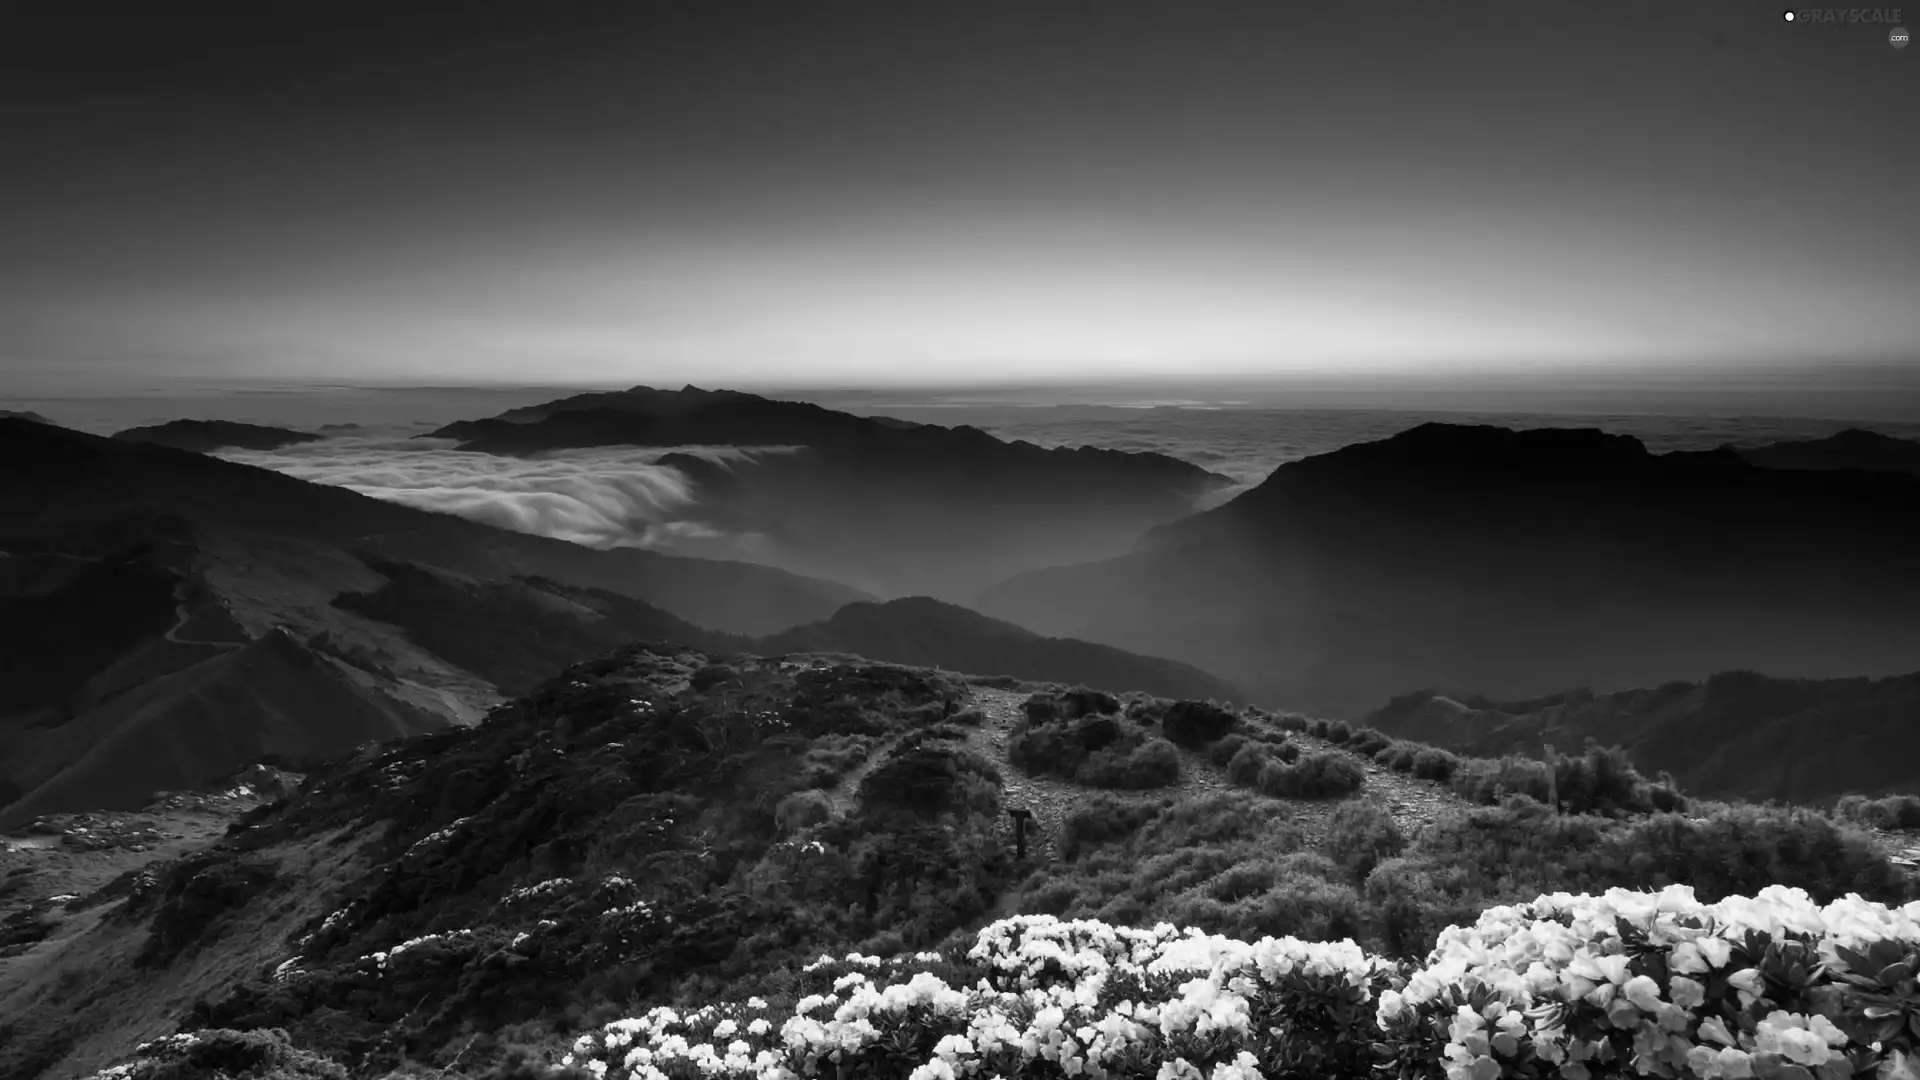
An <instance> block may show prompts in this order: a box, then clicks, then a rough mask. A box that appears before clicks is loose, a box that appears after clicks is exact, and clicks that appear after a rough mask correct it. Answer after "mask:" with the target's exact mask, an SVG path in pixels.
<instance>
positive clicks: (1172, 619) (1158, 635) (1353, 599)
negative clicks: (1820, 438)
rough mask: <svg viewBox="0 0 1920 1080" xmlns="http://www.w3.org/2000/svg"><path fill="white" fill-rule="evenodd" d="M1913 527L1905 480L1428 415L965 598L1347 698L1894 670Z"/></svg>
mask: <svg viewBox="0 0 1920 1080" xmlns="http://www.w3.org/2000/svg"><path fill="white" fill-rule="evenodd" d="M1915 550H1920V479H1916V478H1913V477H1909V476H1903V475H1898V474H1894V473H1867V472H1861V471H1817V472H1816V471H1786V470H1776V469H1766V468H1761V467H1759V466H1756V465H1753V464H1751V463H1749V462H1747V461H1745V460H1744V459H1742V458H1741V457H1740V456H1739V455H1738V454H1736V453H1734V452H1733V451H1730V450H1725V451H1719V452H1713V453H1673V454H1665V455H1655V454H1651V453H1648V452H1647V451H1646V449H1645V448H1644V447H1642V446H1641V445H1640V443H1639V442H1637V441H1636V440H1633V439H1631V438H1626V437H1623V436H1614V435H1607V434H1603V433H1601V432H1599V431H1590V430H1539V431H1522V432H1514V431H1508V430H1505V429H1501V428H1493V427H1477V428H1476V427H1458V426H1451V425H1443V424H1427V425H1423V426H1421V427H1418V428H1415V429H1413V430H1410V431H1407V432H1405V433H1403V434H1401V435H1398V436H1395V437H1393V438H1391V439H1386V440H1383V441H1380V442H1374V443H1366V444H1360V445H1356V446H1351V447H1347V448H1345V449H1342V450H1339V451H1336V452H1333V453H1329V454H1324V455H1321V456H1318V457H1314V458H1308V459H1306V460H1303V461H1298V462H1292V463H1289V464H1287V465H1283V466H1281V467H1280V468H1278V469H1276V470H1274V472H1273V474H1272V475H1271V476H1270V477H1269V478H1268V479H1267V480H1266V481H1265V482H1264V483H1262V484H1261V485H1260V486H1259V487H1257V488H1255V489H1254V490H1252V491H1249V492H1247V493H1245V494H1243V495H1241V496H1239V497H1238V498H1235V499H1233V500H1232V501H1230V502H1228V503H1226V504H1225V505H1223V506H1221V507H1219V508H1216V509H1214V510H1210V511H1207V512H1205V513H1201V514H1196V515H1193V516H1192V517H1189V518H1186V519H1183V520H1181V521H1179V522H1176V523H1174V524H1172V525H1168V526H1165V527H1162V528H1159V529H1156V530H1154V531H1152V532H1151V533H1149V534H1148V535H1147V536H1146V537H1145V538H1144V539H1143V540H1142V542H1141V543H1140V545H1139V546H1138V548H1137V549H1136V550H1135V551H1134V552H1132V553H1130V554H1128V555H1125V556H1122V557H1120V558H1117V559H1111V560H1107V561H1105V562H1099V563H1088V564H1082V565H1077V566H1069V567H1060V568H1056V569H1050V570H1042V571H1036V572H1033V573H1030V574H1025V575H1021V576H1019V577H1016V578H1013V579H1011V580H1009V581H1008V582H1006V583H1004V584H1002V585H1000V586H998V587H996V588H994V589H992V590H989V591H988V592H987V593H985V594H984V595H983V596H982V597H981V598H980V601H979V604H978V607H979V608H980V610H982V611H983V612H985V613H987V614H989V615H992V616H994V617H997V618H1004V619H1009V620H1011V621H1014V622H1018V623H1020V624H1021V625H1023V626H1026V627H1029V628H1031V629H1034V630H1037V631H1041V632H1043V633H1052V634H1067V635H1072V636H1075V637H1082V638H1085V639H1087V640H1091V641H1098V642H1101V643H1103V644H1109V645H1114V646H1117V647H1120V648H1126V649H1132V650H1136V651H1140V652H1146V653H1150V654H1153V655H1159V656H1168V657H1172V658H1174V659H1179V660H1184V661H1186V662H1188V663H1193V664H1196V665H1199V666H1202V667H1205V668H1208V669H1209V670H1214V671H1218V672H1220V673H1221V674H1222V675H1223V676H1225V677H1227V678H1230V679H1233V680H1234V681H1235V682H1236V683H1237V684H1239V685H1242V686H1244V687H1246V689H1247V690H1248V692H1249V693H1250V694H1252V695H1253V696H1254V697H1255V699H1256V700H1261V701H1267V702H1271V703H1274V704H1284V705H1290V706H1300V707H1306V708H1311V709H1314V710H1316V711H1323V712H1329V713H1333V714H1335V715H1343V716H1349V717H1357V716H1359V715H1360V714H1362V713H1363V712H1364V711H1365V710H1367V709H1369V708H1372V707H1375V706H1376V705H1377V704H1378V703H1379V701H1380V700H1382V697H1383V695H1384V696H1391V695H1393V694H1396V693H1402V692H1410V691H1413V690H1416V689H1419V688H1421V687H1429V686H1472V687H1476V688H1478V689H1479V690H1480V691H1481V692H1483V693H1487V694H1490V695H1494V696H1500V697H1513V698H1518V697H1529V696H1537V695H1540V694H1546V693H1551V692H1554V691H1556V690H1560V689H1563V688H1565V687H1567V686H1592V687H1594V688H1596V689H1600V690H1611V689H1619V688H1624V687H1631V686H1635V685H1641V686H1644V685H1655V684H1658V683H1662V682H1666V681H1670V680H1673V679H1681V678H1692V679H1698V678H1702V677H1704V676H1705V675H1707V674H1709V673H1711V672H1713V671H1719V670H1725V669H1728V668H1749V669H1756V670H1763V671H1767V672H1770V673H1773V674H1777V675H1782V676H1808V677H1813V676H1842V675H1845V676H1851V675H1858V674H1863V673H1864V674H1891V673H1894V672H1900V671H1906V670H1911V667H1912V658H1913V657H1914V656H1915V655H1920V617H1917V616H1916V614H1915V613H1916V612H1917V611H1920V561H1916V560H1915V559H1914V558H1912V554H1911V553H1912V552H1913V551H1915Z"/></svg>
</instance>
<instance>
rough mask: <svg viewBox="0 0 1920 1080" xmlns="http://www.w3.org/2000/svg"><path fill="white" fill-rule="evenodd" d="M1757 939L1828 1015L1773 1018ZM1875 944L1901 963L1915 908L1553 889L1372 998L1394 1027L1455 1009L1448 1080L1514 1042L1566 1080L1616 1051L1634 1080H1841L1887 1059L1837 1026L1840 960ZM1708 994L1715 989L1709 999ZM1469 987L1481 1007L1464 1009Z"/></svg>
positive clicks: (1438, 949) (1495, 1071) (1784, 897)
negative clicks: (1803, 1075)
mask: <svg viewBox="0 0 1920 1080" xmlns="http://www.w3.org/2000/svg"><path fill="white" fill-rule="evenodd" d="M1753 934H1757V935H1759V938H1760V939H1764V940H1765V941H1766V942H1768V943H1769V947H1770V948H1771V947H1772V946H1778V947H1779V948H1781V949H1799V950H1801V951H1800V952H1799V953H1796V954H1794V955H1803V956H1804V959H1802V960H1800V961H1797V963H1798V967H1797V968H1793V967H1792V965H1789V967H1790V968H1791V969H1792V971H1793V974H1791V975H1790V977H1789V978H1790V982H1794V983H1797V984H1798V989H1797V990H1795V991H1794V993H1795V994H1796V996H1797V995H1799V994H1803V993H1804V994H1807V995H1809V997H1810V998H1811V997H1814V996H1818V997H1819V998H1820V1000H1823V1001H1825V1002H1827V1003H1828V1004H1827V1008H1826V1009H1824V1010H1822V1011H1811V1012H1809V1011H1791V1010H1788V1009H1784V1008H1779V1007H1776V1006H1778V1005H1779V1004H1781V1002H1779V1001H1775V1000H1773V999H1772V998H1770V994H1773V993H1776V991H1775V989H1774V988H1773V987H1772V986H1771V985H1770V984H1769V981H1768V978H1767V977H1766V976H1765V975H1764V974H1763V972H1762V971H1761V970H1760V969H1759V968H1757V967H1755V966H1754V964H1755V963H1758V962H1760V961H1761V960H1762V959H1763V958H1762V957H1756V956H1752V955H1749V954H1748V952H1747V949H1746V943H1747V942H1748V941H1749V936H1750V935H1753ZM1796 943H1798V944H1796ZM1885 943H1894V944H1895V945H1896V946H1898V951H1899V952H1900V953H1901V954H1902V955H1905V954H1907V953H1909V952H1910V951H1911V950H1912V949H1913V948H1915V947H1920V902H1916V903H1912V904H1908V905H1906V906H1905V907H1902V908H1888V907H1885V906H1883V905H1880V904H1875V903H1870V902H1868V901H1865V900H1862V899H1861V898H1860V897H1859V896H1857V895H1849V896H1847V897H1845V898H1844V899H1841V900H1836V901H1834V902H1833V903H1831V904H1828V905H1826V906H1824V907H1822V906H1820V905H1817V904H1815V903H1814V902H1813V900H1812V899H1811V898H1810V897H1809V896H1808V895H1807V894H1806V893H1805V892H1803V891H1801V890H1799V889H1788V888H1784V887H1781V886H1769V887H1768V888H1766V889H1763V890H1762V891H1761V892H1760V894H1759V895H1758V896H1754V897H1730V898H1728V899H1726V900H1723V901H1721V902H1719V903H1717V904H1703V903H1701V902H1699V901H1698V900H1696V899H1695V898H1694V894H1693V890H1692V888H1690V887H1688V886H1679V885H1676V886H1671V887H1669V888H1667V889H1665V890H1663V891H1661V892H1658V893H1646V892H1632V891H1628V890H1624V889H1613V890H1609V891H1608V892H1607V893H1605V894H1604V895H1602V896H1585V895H1580V896H1576V895H1571V894H1568V893H1554V894H1551V895H1546V896H1542V897H1540V898H1539V899H1538V900H1535V901H1533V902H1532V903H1530V904H1518V905H1509V906H1502V907H1496V908H1491V909H1489V910H1487V911H1486V912H1484V913H1483V914H1482V915H1481V917H1480V919H1479V921H1478V922H1476V923H1475V924H1474V925H1472V926H1469V927H1449V928H1448V929H1447V930H1446V931H1444V932H1443V933H1442V934H1441V935H1440V938H1439V941H1438V942H1437V944H1436V946H1435V948H1434V950H1433V952H1432V953H1431V954H1430V955H1429V956H1428V957H1427V960H1426V963H1425V965H1424V967H1422V968H1420V969H1419V970H1417V971H1415V972H1413V974H1412V975H1411V976H1410V977H1409V978H1408V980H1407V982H1406V985H1405V987H1404V988H1403V989H1402V990H1400V991H1398V992H1394V991H1388V992H1386V993H1383V994H1382V995H1381V999H1380V1004H1379V1009H1378V1022H1379V1024H1380V1026H1381V1027H1382V1028H1383V1029H1387V1030H1392V1029H1393V1028H1394V1027H1395V1026H1396V1025H1397V1024H1402V1023H1405V1022H1406V1021H1407V1020H1408V1019H1409V1018H1410V1017H1413V1016H1421V1015H1446V1014H1451V1016H1450V1018H1449V1020H1448V1032H1449V1038H1448V1042H1447V1044H1446V1049H1445V1055H1446V1065H1447V1072H1448V1075H1449V1077H1451V1078H1452V1080H1466V1078H1468V1077H1477V1078H1483V1080H1484V1078H1489V1077H1498V1076H1501V1075H1503V1074H1504V1070H1505V1067H1506V1064H1507V1063H1509V1062H1512V1061H1514V1060H1515V1058H1516V1056H1517V1055H1519V1054H1521V1053H1522V1050H1523V1047H1524V1048H1530V1049H1531V1051H1532V1053H1533V1054H1534V1055H1535V1056H1537V1057H1538V1058H1540V1059H1542V1060H1544V1061H1546V1062H1549V1063H1552V1064H1554V1065H1556V1066H1558V1067H1559V1073H1560V1075H1561V1076H1563V1077H1568V1078H1570V1080H1583V1078H1584V1077H1586V1076H1588V1075H1590V1074H1591V1073H1592V1072H1593V1071H1595V1066H1596V1065H1597V1064H1598V1063H1599V1062H1601V1061H1604V1060H1606V1059H1607V1058H1608V1057H1609V1056H1617V1055H1621V1054H1626V1055H1630V1060H1631V1063H1632V1065H1633V1067H1634V1069H1635V1070H1636V1071H1637V1072H1640V1073H1641V1074H1643V1075H1645V1074H1652V1075H1661V1076H1696V1077H1705V1078H1719V1077H1734V1078H1744V1077H1752V1076H1755V1075H1763V1074H1771V1073H1772V1072H1773V1071H1774V1069H1775V1067H1777V1066H1786V1065H1794V1066H1799V1067H1802V1068H1806V1069H1817V1068H1819V1067H1821V1066H1824V1065H1828V1064H1829V1063H1830V1062H1831V1063H1834V1065H1835V1067H1838V1068H1841V1069H1842V1071H1843V1073H1845V1074H1848V1075H1850V1074H1851V1072H1852V1066H1851V1065H1850V1064H1849V1062H1848V1060H1847V1059H1846V1055H1847V1053H1848V1051H1850V1050H1858V1049H1866V1050H1870V1051H1872V1052H1873V1053H1876V1054H1877V1053H1879V1052H1880V1051H1881V1049H1882V1048H1881V1047H1880V1046H1879V1045H1878V1044H1877V1043H1874V1044H1871V1045H1868V1046H1864V1047H1863V1046H1860V1045H1858V1044H1854V1043H1853V1040H1852V1039H1851V1038H1850V1037H1849V1036H1848V1035H1847V1033H1846V1032H1844V1031H1843V1030H1842V1029H1841V1026H1840V1025H1838V1024H1836V1023H1835V1020H1836V1019H1844V1014H1845V1011H1846V1010H1845V1004H1844V1002H1845V991H1844V988H1843V986H1842V985H1841V984H1839V983H1837V982H1836V977H1837V976H1838V975H1840V974H1843V973H1846V972H1847V971H1848V970H1849V965H1848V963H1847V961H1846V960H1845V958H1844V956H1843V952H1842V950H1846V951H1850V952H1852V953H1854V954H1855V955H1859V954H1860V953H1861V952H1863V951H1865V950H1870V949H1872V948H1874V947H1875V946H1876V945H1877V946H1879V947H1880V948H1881V949H1883V950H1884V949H1886V948H1887V947H1888V946H1887V945H1886V944H1885ZM1649 957H1654V958H1657V960H1658V961H1659V962H1658V963H1652V962H1649V959H1648V958H1649ZM1858 974H1860V975H1869V976H1871V975H1877V974H1878V972H1872V971H1869V972H1860V973H1858ZM1712 987H1725V988H1726V989H1725V991H1722V992H1721V993H1720V994H1719V995H1718V997H1717V999H1716V998H1715V995H1714V994H1713V993H1712V991H1711V990H1710V988H1712ZM1476 990H1478V991H1482V993H1481V994H1480V997H1481V998H1484V999H1485V1001H1484V1004H1482V1005H1481V1006H1480V1007H1479V1008H1477V1009H1476V1008H1474V1007H1473V1006H1471V1005H1470V1004H1465V1003H1462V1002H1463V1000H1464V998H1465V997H1466V996H1469V995H1472V994H1473V993H1474V992H1475V991H1476ZM1863 1015H1864V1016H1866V1017H1869V1018H1872V1017H1874V1016H1875V1014H1874V1013H1873V1012H1872V1011H1870V1010H1869V1011H1865V1012H1864V1013H1863ZM1742 1016H1745V1017H1748V1018H1749V1021H1748V1022H1746V1023H1742V1022H1741V1020H1740V1018H1741V1017H1742ZM1615 1036H1617V1037H1618V1038H1617V1039H1616V1038H1615ZM1629 1041H1630V1043H1631V1046H1630V1047H1628V1046H1627V1045H1625V1044H1626V1043H1628V1042H1629ZM1886 1064H1887V1066H1888V1068H1887V1069H1883V1070H1882V1072H1883V1073H1888V1072H1889V1069H1890V1070H1891V1072H1890V1075H1900V1073H1901V1070H1908V1069H1911V1068H1912V1062H1911V1061H1910V1059H1908V1058H1906V1057H1905V1056H1904V1055H1902V1054H1901V1053H1900V1052H1899V1051H1897V1050H1895V1051H1893V1052H1892V1053H1891V1054H1890V1056H1889V1058H1888V1059H1887V1062H1886ZM1756 1067H1757V1068H1758V1070H1759V1071H1758V1072H1756Z"/></svg>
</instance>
